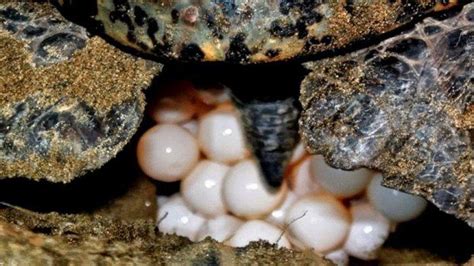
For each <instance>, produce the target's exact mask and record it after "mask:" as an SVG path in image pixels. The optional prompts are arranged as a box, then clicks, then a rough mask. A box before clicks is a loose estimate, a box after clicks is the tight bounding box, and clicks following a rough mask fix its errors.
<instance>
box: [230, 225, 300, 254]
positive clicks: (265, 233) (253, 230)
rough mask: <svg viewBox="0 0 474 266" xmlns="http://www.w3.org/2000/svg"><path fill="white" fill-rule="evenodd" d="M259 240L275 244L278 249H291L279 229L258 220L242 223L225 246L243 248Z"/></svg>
mask: <svg viewBox="0 0 474 266" xmlns="http://www.w3.org/2000/svg"><path fill="white" fill-rule="evenodd" d="M259 240H265V241H267V242H269V243H270V244H277V245H278V247H280V248H281V247H285V248H291V244H290V241H289V240H288V238H287V237H286V236H285V234H284V232H283V231H282V230H281V229H280V228H278V227H276V226H273V225H271V224H269V223H267V222H264V221H260V220H253V221H248V222H246V223H244V224H243V225H242V226H241V227H239V229H237V231H236V232H235V234H234V235H233V236H232V237H231V238H230V239H229V241H227V244H228V245H230V246H233V247H245V246H247V245H248V244H249V243H250V242H253V241H259Z"/></svg>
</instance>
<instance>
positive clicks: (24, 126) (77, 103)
mask: <svg viewBox="0 0 474 266" xmlns="http://www.w3.org/2000/svg"><path fill="white" fill-rule="evenodd" d="M0 58H2V59H1V60H2V61H1V65H0V178H5V177H27V178H30V179H36V180H39V179H47V180H48V181H52V182H69V181H71V180H73V179H74V178H76V177H77V176H80V175H82V174H84V173H86V172H87V171H90V170H94V169H97V168H99V167H100V166H102V165H103V164H104V163H106V162H107V161H109V160H110V159H111V158H113V157H114V156H115V155H116V153H117V152H118V151H120V150H121V149H122V148H123V146H124V145H125V144H126V143H127V142H128V141H129V139H130V138H131V136H132V135H133V133H134V132H135V131H136V129H137V128H138V125H139V124H140V121H141V118H142V115H143V110H144V104H145V103H144V95H143V94H142V92H141V89H142V88H143V87H145V86H146V84H147V83H149V82H151V80H152V78H153V77H154V75H155V74H157V73H158V69H159V68H158V67H157V65H158V64H156V66H155V64H154V63H153V64H151V63H150V65H148V66H147V65H146V64H145V61H144V60H137V59H135V58H132V57H130V56H128V55H125V54H123V53H121V52H120V51H118V49H116V48H114V47H112V46H110V45H108V44H106V43H105V42H104V41H103V40H100V39H98V38H92V39H91V38H89V37H88V36H87V32H86V30H85V29H84V28H83V27H81V26H78V25H75V24H73V23H71V22H68V21H66V20H64V18H62V17H61V15H60V14H59V12H57V11H56V10H55V9H54V7H52V6H51V5H47V4H35V3H32V2H31V1H8V0H0ZM94 58H95V59H97V60H98V61H95V60H94ZM116 73H121V76H122V77H124V80H122V79H121V80H120V84H116V82H118V77H115V76H114V75H116ZM109 81H110V82H109ZM105 95H108V96H107V97H104V96H105Z"/></svg>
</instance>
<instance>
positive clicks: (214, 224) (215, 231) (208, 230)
mask: <svg viewBox="0 0 474 266" xmlns="http://www.w3.org/2000/svg"><path fill="white" fill-rule="evenodd" d="M242 223H243V222H242V220H240V219H238V218H236V217H235V216H232V215H227V214H226V215H221V216H217V217H215V218H213V219H209V220H208V221H207V222H206V224H205V225H204V226H203V227H202V228H201V231H200V232H199V234H198V240H203V239H204V238H206V237H208V236H209V237H211V238H212V239H215V240H217V241H219V242H224V241H225V240H227V239H229V238H230V237H231V236H232V235H233V234H234V233H235V231H236V230H237V229H238V228H239V227H240V226H241V225H242Z"/></svg>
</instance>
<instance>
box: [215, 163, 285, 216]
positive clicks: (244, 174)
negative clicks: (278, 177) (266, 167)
mask: <svg viewBox="0 0 474 266" xmlns="http://www.w3.org/2000/svg"><path fill="white" fill-rule="evenodd" d="M286 192H287V187H286V184H285V183H283V185H282V186H281V187H280V188H279V189H278V190H276V189H273V188H270V187H268V186H267V184H266V182H265V180H264V179H263V177H262V175H261V174H260V171H259V168H258V166H257V164H256V163H255V161H253V160H244V161H241V162H239V163H238V164H236V165H235V166H233V167H232V168H231V169H230V170H229V172H228V173H227V176H226V177H225V180H224V187H223V197H224V203H225V205H226V207H227V209H228V210H229V211H230V212H232V213H233V214H235V215H237V216H240V217H245V218H248V219H252V218H258V217H261V216H264V215H266V214H268V213H270V212H271V211H272V210H273V209H275V208H276V207H277V206H278V205H279V204H280V203H281V202H282V201H283V199H284V198H285V195H286Z"/></svg>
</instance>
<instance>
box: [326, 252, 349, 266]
mask: <svg viewBox="0 0 474 266" xmlns="http://www.w3.org/2000/svg"><path fill="white" fill-rule="evenodd" d="M324 257H325V258H326V259H328V260H330V261H332V263H334V264H336V265H337V266H345V265H348V264H349V254H347V252H346V251H345V250H344V249H338V250H334V251H331V252H329V253H328V254H326V255H325V256H324Z"/></svg>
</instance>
